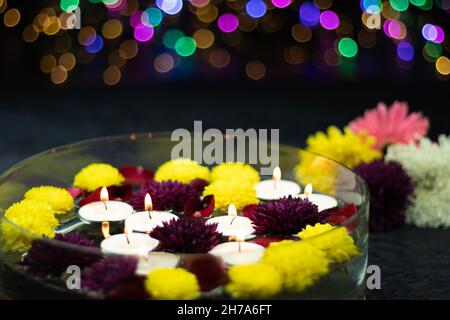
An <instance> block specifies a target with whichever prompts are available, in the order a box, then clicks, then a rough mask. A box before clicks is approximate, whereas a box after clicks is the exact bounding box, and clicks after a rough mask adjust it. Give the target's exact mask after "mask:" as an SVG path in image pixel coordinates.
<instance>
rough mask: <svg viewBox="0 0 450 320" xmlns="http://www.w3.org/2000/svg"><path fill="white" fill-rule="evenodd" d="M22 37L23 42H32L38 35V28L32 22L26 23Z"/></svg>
mask: <svg viewBox="0 0 450 320" xmlns="http://www.w3.org/2000/svg"><path fill="white" fill-rule="evenodd" d="M22 37H23V40H24V41H25V42H33V41H36V39H37V38H38V37H39V29H38V27H36V25H34V24H29V25H27V26H26V27H25V28H24V29H23V32H22Z"/></svg>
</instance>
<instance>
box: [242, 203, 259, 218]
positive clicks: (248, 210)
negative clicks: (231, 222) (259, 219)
mask: <svg viewBox="0 0 450 320" xmlns="http://www.w3.org/2000/svg"><path fill="white" fill-rule="evenodd" d="M256 206H257V205H256V204H249V205H248V206H245V207H244V208H243V209H242V210H241V214H242V215H243V216H244V217H247V218H249V219H250V220H252V221H253V214H254V213H255V208H256Z"/></svg>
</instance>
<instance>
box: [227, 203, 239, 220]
mask: <svg viewBox="0 0 450 320" xmlns="http://www.w3.org/2000/svg"><path fill="white" fill-rule="evenodd" d="M228 215H229V216H230V217H236V216H237V210H236V207H235V206H234V204H232V203H230V206H229V207H228Z"/></svg>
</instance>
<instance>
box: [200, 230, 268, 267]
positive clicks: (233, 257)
mask: <svg viewBox="0 0 450 320" xmlns="http://www.w3.org/2000/svg"><path fill="white" fill-rule="evenodd" d="M235 237H236V241H234V242H225V243H222V244H219V245H217V246H215V247H214V248H213V249H212V250H211V251H210V252H209V253H210V254H213V255H215V256H217V257H220V258H222V260H223V261H224V262H225V263H226V264H229V265H235V264H247V263H255V262H258V261H259V260H260V259H261V257H262V255H263V253H264V250H265V249H264V247H263V246H260V245H259V244H256V243H251V242H245V238H246V234H245V233H242V232H238V233H236V234H235Z"/></svg>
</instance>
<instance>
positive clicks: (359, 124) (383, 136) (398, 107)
mask: <svg viewBox="0 0 450 320" xmlns="http://www.w3.org/2000/svg"><path fill="white" fill-rule="evenodd" d="M349 127H350V129H352V130H353V131H354V132H360V131H365V132H366V133H368V134H369V135H372V136H374V137H375V138H376V139H377V143H376V145H375V148H377V149H378V150H382V149H383V148H385V147H386V146H387V145H389V144H393V143H404V144H407V143H409V142H411V141H417V140H419V139H420V138H422V137H424V136H426V134H427V132H428V127H429V121H428V118H426V117H423V116H422V114H420V113H418V112H413V113H410V114H408V104H407V103H406V102H398V101H395V102H394V104H393V105H392V106H390V107H389V108H388V107H387V106H386V104H384V103H383V102H380V103H378V106H377V107H376V108H374V109H370V110H366V112H365V113H364V116H363V117H359V118H356V119H355V120H353V121H352V122H350V124H349Z"/></svg>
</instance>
